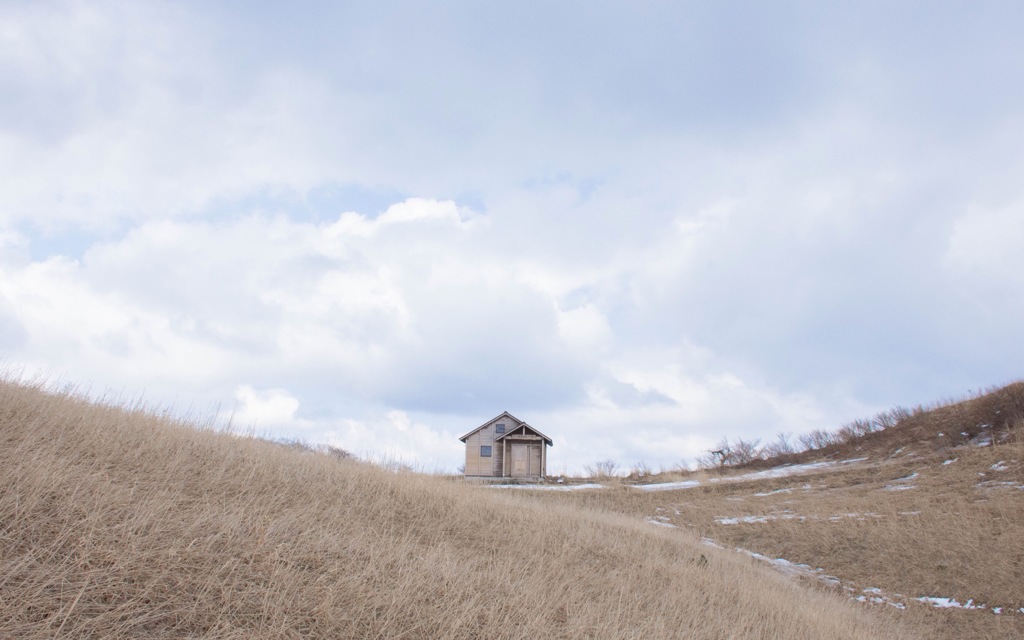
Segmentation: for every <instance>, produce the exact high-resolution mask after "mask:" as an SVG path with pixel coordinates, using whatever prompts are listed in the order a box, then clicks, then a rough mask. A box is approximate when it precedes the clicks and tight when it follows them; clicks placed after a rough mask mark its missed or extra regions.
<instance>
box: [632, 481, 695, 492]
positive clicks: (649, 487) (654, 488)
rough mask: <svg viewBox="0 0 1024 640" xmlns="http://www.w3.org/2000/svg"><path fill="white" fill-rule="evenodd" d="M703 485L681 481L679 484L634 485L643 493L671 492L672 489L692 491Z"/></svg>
mask: <svg viewBox="0 0 1024 640" xmlns="http://www.w3.org/2000/svg"><path fill="white" fill-rule="evenodd" d="M700 484H701V482H700V480H681V481H679V482H661V483H658V484H638V485H634V486H635V487H636V488H637V489H639V490H641V491H669V490H671V489H690V488H692V487H699V486H700Z"/></svg>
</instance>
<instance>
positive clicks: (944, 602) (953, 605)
mask: <svg viewBox="0 0 1024 640" xmlns="http://www.w3.org/2000/svg"><path fill="white" fill-rule="evenodd" d="M914 599H915V600H917V601H918V602H923V603H925V604H930V605H932V606H933V607H935V608H936V609H985V608H987V607H986V606H985V605H983V604H974V600H968V601H967V602H965V603H963V604H960V603H959V602H957V601H956V600H955V599H953V598H933V597H931V596H923V597H920V598H914Z"/></svg>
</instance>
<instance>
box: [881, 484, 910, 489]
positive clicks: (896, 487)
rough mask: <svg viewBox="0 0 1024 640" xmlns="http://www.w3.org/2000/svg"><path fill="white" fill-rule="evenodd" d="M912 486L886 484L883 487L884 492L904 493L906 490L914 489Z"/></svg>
mask: <svg viewBox="0 0 1024 640" xmlns="http://www.w3.org/2000/svg"><path fill="white" fill-rule="evenodd" d="M916 488H917V487H915V486H914V485H912V484H887V485H885V490H886V491H906V490H907V489H916Z"/></svg>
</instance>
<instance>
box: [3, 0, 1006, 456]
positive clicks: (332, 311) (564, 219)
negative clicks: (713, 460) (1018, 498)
mask: <svg viewBox="0 0 1024 640" xmlns="http://www.w3.org/2000/svg"><path fill="white" fill-rule="evenodd" d="M840 4H841V5H843V6H825V5H840ZM1022 24H1024V5H1022V4H1021V3H1019V2H932V1H929V2H920V3H915V2H891V1H887V2H878V3H872V2H857V3H804V2H794V3H786V2H774V3H763V2H601V1H597V2H595V1H588V2H550V1H545V2H529V1H523V0H516V1H515V2H436V3H421V2H399V3H390V2H372V3H369V2H360V3H338V2H288V3H269V2H267V3H256V2H210V1H203V2H170V3H157V2H140V1H133V2H123V3H122V2H81V3H78V2H40V1H32V2H5V3H3V4H2V5H0V175H2V178H0V354H2V356H3V364H4V365H6V366H7V367H8V368H14V369H15V370H16V371H20V372H21V375H26V376H34V375H40V374H41V375H46V376H49V377H51V378H61V379H63V380H66V381H70V382H75V383H79V384H82V385H85V386H87V387H88V388H89V389H91V392H92V393H93V394H95V395H102V394H103V393H106V392H108V390H111V392H112V393H114V394H119V395H120V396H121V397H131V398H138V397H142V398H144V399H145V400H146V401H149V402H151V403H153V404H154V405H158V406H161V407H169V406H170V407H173V408H174V409H175V410H176V411H180V412H186V411H193V412H197V413H199V414H202V415H211V414H214V413H216V414H218V416H219V419H220V420H221V421H226V420H227V419H228V417H229V416H231V419H232V421H233V423H234V424H235V425H244V426H247V427H252V428H254V429H256V430H257V431H258V432H261V433H265V434H267V435H269V436H271V437H298V438H303V439H305V440H307V441H310V442H317V443H330V444H333V445H336V446H341V447H344V448H345V449H349V450H351V451H353V452H356V453H358V454H360V455H364V456H389V457H391V458H397V459H401V460H404V461H407V462H410V463H412V464H415V465H417V466H418V467H419V468H422V469H426V470H434V469H447V470H454V469H456V467H458V465H460V464H461V459H462V455H463V454H462V452H463V447H462V444H461V443H460V442H459V441H458V436H460V435H462V434H464V433H465V432H467V431H469V430H471V429H473V428H475V427H476V426H478V425H479V424H481V423H483V422H484V421H486V420H488V419H489V418H491V417H493V416H495V415H497V414H499V413H500V412H501V411H505V410H507V411H509V412H511V413H512V414H514V415H515V416H517V417H519V418H521V419H523V420H526V421H527V422H529V423H531V424H532V425H534V426H535V427H537V428H538V429H540V430H541V431H543V432H544V433H546V434H547V435H549V436H551V437H552V438H553V439H554V442H555V446H554V448H553V449H552V450H551V451H550V456H549V460H550V463H549V470H550V471H552V472H561V471H568V472H574V471H580V470H582V468H583V466H584V465H585V464H588V463H591V462H593V461H596V460H601V459H607V458H611V459H614V460H616V461H618V462H619V464H620V465H622V466H626V467H628V466H629V465H630V464H631V463H633V462H636V461H640V460H644V461H647V462H648V463H650V464H651V465H652V466H654V467H657V466H659V465H662V466H666V467H668V466H671V465H673V464H676V463H679V462H685V461H690V460H692V459H693V457H694V456H696V455H699V454H700V453H701V452H702V451H703V450H706V449H707V448H709V447H710V446H711V445H712V444H714V443H715V442H716V441H718V440H719V439H720V438H721V437H722V436H730V437H744V438H762V439H771V438H772V437H773V436H774V435H775V434H776V433H778V432H780V431H786V432H795V433H800V432H804V431H807V430H809V429H812V428H821V427H835V426H838V425H839V424H841V423H843V422H846V421H849V420H852V419H855V418H861V417H870V416H871V415H872V414H873V413H875V412H877V411H879V410H881V409H886V408H889V407H891V406H893V405H896V404H902V405H914V404H917V403H922V402H923V403H927V402H931V401H934V400H940V399H943V398H949V397H954V396H960V395H962V394H964V393H966V392H967V391H968V390H975V389H978V388H979V387H987V386H990V385H997V384H1004V383H1007V382H1010V381H1013V380H1015V379H1018V378H1020V377H1021V376H1022V373H1024V369H1022V363H1024V340H1021V337H1020V335H1021V326H1022V322H1024V151H1022V150H1024V39H1022V38H1021V33H1020V28H1021V25H1022Z"/></svg>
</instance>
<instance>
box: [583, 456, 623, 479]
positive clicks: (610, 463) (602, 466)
mask: <svg viewBox="0 0 1024 640" xmlns="http://www.w3.org/2000/svg"><path fill="white" fill-rule="evenodd" d="M583 469H584V470H585V471H586V472H587V475H588V476H590V477H591V478H611V477H614V476H615V472H616V471H618V469H619V464H618V463H617V462H615V461H614V460H610V459H609V460H599V461H597V462H595V463H594V464H588V465H586V466H585V467H583Z"/></svg>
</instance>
